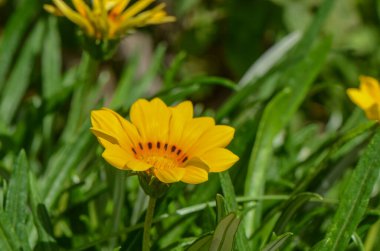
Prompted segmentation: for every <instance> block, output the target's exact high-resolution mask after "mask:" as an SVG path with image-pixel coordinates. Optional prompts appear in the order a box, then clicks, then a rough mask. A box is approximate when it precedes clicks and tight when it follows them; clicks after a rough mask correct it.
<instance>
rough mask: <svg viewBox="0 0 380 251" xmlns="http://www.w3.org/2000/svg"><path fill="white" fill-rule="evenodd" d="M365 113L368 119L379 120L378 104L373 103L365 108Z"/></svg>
mask: <svg viewBox="0 0 380 251" xmlns="http://www.w3.org/2000/svg"><path fill="white" fill-rule="evenodd" d="M365 114H366V116H367V118H368V119H370V120H377V121H380V104H374V105H372V106H371V107H369V108H368V109H365Z"/></svg>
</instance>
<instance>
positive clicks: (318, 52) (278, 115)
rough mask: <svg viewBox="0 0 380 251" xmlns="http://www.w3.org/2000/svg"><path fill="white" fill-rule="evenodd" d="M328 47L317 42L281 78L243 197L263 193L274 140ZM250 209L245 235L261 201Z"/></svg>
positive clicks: (256, 222) (258, 139)
mask: <svg viewBox="0 0 380 251" xmlns="http://www.w3.org/2000/svg"><path fill="white" fill-rule="evenodd" d="M329 48H330V40H325V41H322V42H320V43H318V44H317V46H315V48H313V49H312V50H311V52H310V53H309V55H308V56H307V59H306V60H304V61H302V62H300V63H299V64H297V65H295V66H294V68H292V69H291V71H289V72H288V74H289V75H288V76H289V77H287V78H285V79H284V83H288V87H287V88H285V89H284V90H283V91H282V92H280V93H279V94H278V95H277V96H276V97H275V98H274V99H273V100H272V101H271V102H270V103H269V104H268V105H267V107H266V108H265V110H264V114H263V117H262V119H261V121H260V125H259V129H258V132H257V136H256V140H255V144H254V147H253V149H252V153H251V157H250V160H249V166H248V172H247V178H246V183H245V196H253V197H258V196H262V195H263V194H264V188H265V181H266V172H267V168H268V166H269V163H270V158H271V156H272V150H273V149H272V142H273V140H274V137H275V136H276V135H277V134H278V133H279V132H280V130H281V129H282V128H283V127H284V126H285V125H286V124H287V123H288V121H289V120H290V118H291V117H292V115H293V114H294V113H295V111H296V110H297V109H298V107H299V105H300V104H301V102H302V100H303V99H304V98H305V96H306V95H307V92H308V90H309V88H310V86H311V83H312V82H313V80H314V79H315V77H316V76H317V73H318V72H319V70H320V68H321V67H322V64H323V63H324V61H325V59H326V56H327V52H328V51H329ZM253 206H255V209H254V210H253V211H250V212H248V214H247V221H246V222H247V224H246V231H247V234H248V235H251V234H252V233H253V232H254V230H255V229H257V228H258V226H259V225H260V221H261V202H260V201H259V202H257V203H254V202H252V203H248V204H247V208H248V207H253Z"/></svg>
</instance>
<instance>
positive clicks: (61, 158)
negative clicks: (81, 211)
mask: <svg viewBox="0 0 380 251" xmlns="http://www.w3.org/2000/svg"><path fill="white" fill-rule="evenodd" d="M89 128H90V125H89V121H88V120H87V121H86V123H84V124H83V125H82V129H81V131H80V133H79V134H78V135H77V138H76V140H74V139H72V141H70V142H67V144H66V145H65V146H64V147H63V148H62V149H60V151H59V152H58V153H57V155H56V156H54V157H52V158H51V161H50V162H49V165H48V168H47V170H48V171H47V172H46V174H45V176H44V178H43V186H42V191H41V194H42V196H41V197H42V198H44V203H45V205H46V208H47V209H48V210H49V209H50V208H51V207H52V206H53V204H54V202H55V201H56V200H57V198H58V196H59V195H60V193H61V192H62V191H63V190H64V189H65V187H64V185H65V181H67V180H68V179H69V177H70V174H71V172H72V171H73V170H74V169H75V168H76V167H77V166H78V164H79V163H80V162H81V160H82V159H83V156H84V155H85V153H86V152H88V151H89V149H90V148H91V142H92V140H93V139H94V138H93V136H92V135H91V133H90V132H89Z"/></svg>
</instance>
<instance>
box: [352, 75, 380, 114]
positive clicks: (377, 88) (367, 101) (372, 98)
mask: <svg viewBox="0 0 380 251" xmlns="http://www.w3.org/2000/svg"><path fill="white" fill-rule="evenodd" d="M347 94H348V96H349V97H350V99H351V100H352V102H354V103H355V104H356V105H357V106H359V107H360V108H361V109H363V110H364V111H365V113H366V115H367V118H368V119H370V120H377V121H380V85H379V82H378V81H377V80H376V79H374V78H372V77H367V76H360V87H359V89H355V88H349V89H348V90H347Z"/></svg>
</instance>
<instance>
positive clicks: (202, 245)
mask: <svg viewBox="0 0 380 251" xmlns="http://www.w3.org/2000/svg"><path fill="white" fill-rule="evenodd" d="M212 237H213V236H212V234H208V235H205V236H202V237H200V238H199V239H197V240H196V241H194V243H193V244H191V246H189V247H188V249H186V251H209V248H210V245H211V241H212Z"/></svg>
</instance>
